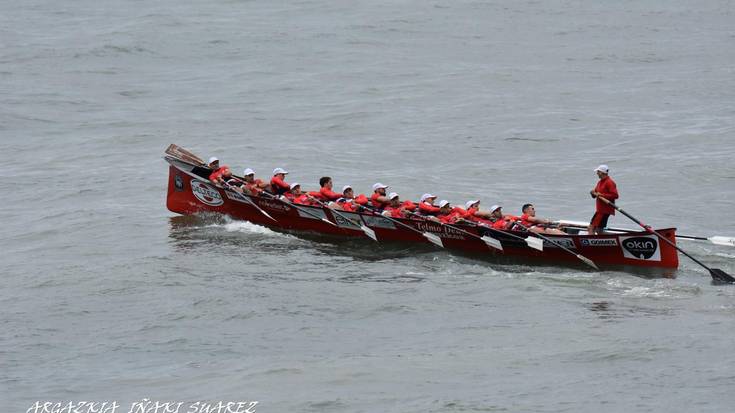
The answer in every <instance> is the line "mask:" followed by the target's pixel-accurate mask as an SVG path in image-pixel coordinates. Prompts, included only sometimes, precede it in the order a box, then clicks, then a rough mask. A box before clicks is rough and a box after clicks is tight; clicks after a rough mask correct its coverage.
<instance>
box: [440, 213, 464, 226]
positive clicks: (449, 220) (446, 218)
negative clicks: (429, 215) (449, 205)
mask: <svg viewBox="0 0 735 413" xmlns="http://www.w3.org/2000/svg"><path fill="white" fill-rule="evenodd" d="M437 218H439V221H441V222H443V223H445V224H454V223H455V222H457V220H458V219H460V218H462V213H460V212H459V211H455V210H452V211H451V212H450V213H448V214H444V215H437Z"/></svg>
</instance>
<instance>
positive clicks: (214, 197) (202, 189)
mask: <svg viewBox="0 0 735 413" xmlns="http://www.w3.org/2000/svg"><path fill="white" fill-rule="evenodd" d="M191 193H193V194H194V196H195V197H196V198H197V199H198V200H200V201H202V203H204V204H207V205H211V206H220V205H222V204H223V203H224V202H225V201H224V200H223V199H222V195H220V194H219V191H218V190H217V189H216V188H213V187H211V186H210V185H208V184H206V183H204V182H202V181H200V180H198V179H192V180H191Z"/></svg>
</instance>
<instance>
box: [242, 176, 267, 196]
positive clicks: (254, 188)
mask: <svg viewBox="0 0 735 413" xmlns="http://www.w3.org/2000/svg"><path fill="white" fill-rule="evenodd" d="M262 184H263V181H261V180H260V179H254V180H253V182H246V183H245V188H246V189H247V190H249V191H250V192H252V193H254V194H259V193H261V192H263V189H262V188H260V185H262Z"/></svg>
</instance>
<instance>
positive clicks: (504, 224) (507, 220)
mask: <svg viewBox="0 0 735 413" xmlns="http://www.w3.org/2000/svg"><path fill="white" fill-rule="evenodd" d="M518 219H519V218H518V217H516V216H513V215H506V216H504V217H503V219H499V220H497V221H495V222H493V228H495V229H510V227H511V226H512V224H513V222H515V221H518Z"/></svg>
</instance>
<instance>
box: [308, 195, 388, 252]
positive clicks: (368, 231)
mask: <svg viewBox="0 0 735 413" xmlns="http://www.w3.org/2000/svg"><path fill="white" fill-rule="evenodd" d="M314 200H315V201H316V202H317V203H318V204H319V205H321V206H322V207H323V208H327V209H329V210H330V211H332V213H333V214H336V215H339V216H340V217H342V219H344V220H345V221H347V222H354V221H352V220H350V219H349V218H348V217H347V216H345V215H343V214H342V213H340V212H339V211H337V209H336V208H332V207H330V206H329V205H327V204H325V203H324V202H322V201H320V200H318V199H314ZM360 229H361V230H362V232H364V233H365V235H367V236H368V237H369V238H371V239H372V240H373V241H376V242H377V241H378V237H377V235H375V231H373V230H372V229H370V228H368V227H367V226H365V224H363V223H361V224H360Z"/></svg>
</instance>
